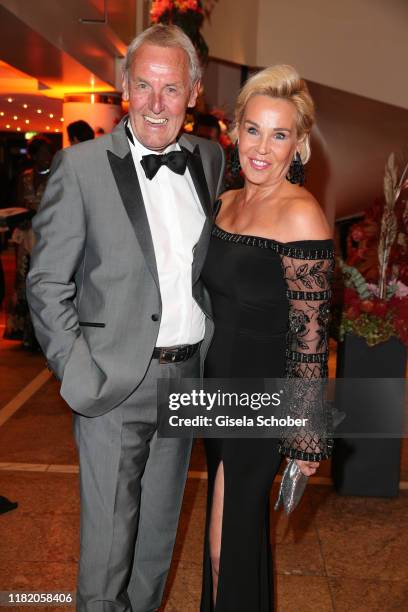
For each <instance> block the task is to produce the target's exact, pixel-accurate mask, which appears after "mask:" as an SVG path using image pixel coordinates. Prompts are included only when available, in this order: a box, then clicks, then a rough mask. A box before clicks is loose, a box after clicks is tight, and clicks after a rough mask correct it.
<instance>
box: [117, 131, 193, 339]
mask: <svg viewBox="0 0 408 612" xmlns="http://www.w3.org/2000/svg"><path fill="white" fill-rule="evenodd" d="M128 128H129V130H130V131H131V133H132V135H133V140H134V143H132V142H130V141H129V144H130V150H131V152H132V157H133V162H134V164H135V168H136V172H137V178H138V179H139V183H140V188H141V191H142V195H143V201H144V205H145V209H146V213H147V218H148V221H149V226H150V232H151V235H152V240H153V246H154V252H155V256H156V265H157V272H158V275H159V284H160V294H161V300H162V316H161V322H160V329H159V336H158V338H157V342H156V346H164V347H169V346H177V345H179V344H195V343H196V342H199V341H200V340H202V339H203V338H204V327H205V315H204V313H203V312H202V310H201V308H200V307H199V306H198V305H197V303H196V302H195V300H194V299H193V296H192V287H191V266H192V262H193V248H194V246H195V245H196V244H197V242H198V239H199V237H200V234H201V231H202V229H203V225H204V221H205V214H204V211H203V208H202V206H201V203H200V200H199V198H198V196H197V193H196V190H195V187H194V184H193V181H192V178H191V175H190V173H189V170H188V168H187V169H186V172H185V174H184V175H179V174H176V173H175V172H173V171H172V170H170V169H169V168H168V167H167V166H161V168H159V170H158V172H157V174H156V175H155V176H154V177H153V179H152V180H149V179H148V178H147V177H146V175H145V172H144V170H143V168H142V166H141V164H140V160H141V159H142V155H149V154H152V153H153V154H154V153H156V152H155V151H150V150H149V149H146V148H145V147H144V146H143V145H142V144H141V143H140V142H139V141H138V140H137V138H136V137H135V135H134V133H133V130H132V126H131V124H130V121H128ZM169 151H180V147H179V145H178V144H177V143H174V144H171V145H169V146H168V147H167V149H166V150H165V151H164V153H168V152H169Z"/></svg>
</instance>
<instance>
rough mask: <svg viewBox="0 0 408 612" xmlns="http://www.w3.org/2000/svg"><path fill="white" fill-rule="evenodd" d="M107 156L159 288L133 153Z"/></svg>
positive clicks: (109, 153)
mask: <svg viewBox="0 0 408 612" xmlns="http://www.w3.org/2000/svg"><path fill="white" fill-rule="evenodd" d="M107 154H108V159H109V163H110V166H111V168H112V173H113V176H114V177H115V181H116V185H117V187H118V189H119V193H120V196H121V198H122V201H123V204H124V206H125V208H126V212H127V214H128V217H129V219H130V222H131V224H132V227H133V229H134V232H135V234H136V238H137V239H138V241H139V244H140V247H141V249H142V252H143V254H144V256H145V258H146V263H147V265H148V267H149V269H150V272H151V274H152V276H153V278H154V281H155V283H156V285H157V286H158V287H159V276H158V274H157V266H156V257H155V254H154V247H153V240H152V235H151V233H150V227H149V221H148V219H147V214H146V209H145V206H144V203H143V196H142V192H141V189H140V185H139V180H138V178H137V173H136V170H135V166H134V163H133V159H132V153H131V152H130V151H129V153H128V154H127V155H126V156H125V157H123V158H122V157H118V156H117V155H115V154H114V153H112V151H107Z"/></svg>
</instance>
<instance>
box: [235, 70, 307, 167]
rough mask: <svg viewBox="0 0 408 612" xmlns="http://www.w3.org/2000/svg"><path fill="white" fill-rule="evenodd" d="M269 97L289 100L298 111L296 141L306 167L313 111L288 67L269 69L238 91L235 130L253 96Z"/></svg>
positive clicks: (302, 83) (302, 84)
mask: <svg viewBox="0 0 408 612" xmlns="http://www.w3.org/2000/svg"><path fill="white" fill-rule="evenodd" d="M257 95H258V96H259V95H261V96H270V97H271V98H282V99H284V100H289V101H290V102H292V104H293V105H294V106H295V108H296V111H297V122H296V126H297V137H298V138H299V139H300V140H301V143H300V151H299V153H300V157H301V159H302V162H303V163H304V164H305V163H306V162H307V161H308V159H309V157H310V141H309V138H310V130H311V129H312V126H313V123H314V116H315V109H314V103H313V100H312V98H311V96H310V93H309V90H308V88H307V85H306V83H305V81H304V80H303V79H301V78H300V76H299V74H298V73H297V72H296V70H295V69H294V68H293V67H292V66H289V65H287V64H277V65H276V66H270V67H269V68H265V69H264V70H261V71H260V72H257V73H256V74H254V75H253V76H252V77H251V78H249V79H248V81H247V82H246V83H245V85H244V86H243V88H242V89H241V91H240V93H239V95H238V99H237V104H236V106H235V126H236V127H237V128H238V127H239V125H240V124H241V121H242V119H243V116H244V112H245V107H246V105H247V103H248V101H249V99H250V98H252V97H253V96H257Z"/></svg>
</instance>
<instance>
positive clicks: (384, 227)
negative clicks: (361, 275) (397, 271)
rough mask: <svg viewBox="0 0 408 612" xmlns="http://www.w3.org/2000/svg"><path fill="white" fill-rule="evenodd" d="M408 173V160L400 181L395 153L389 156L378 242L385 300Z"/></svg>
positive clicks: (381, 283)
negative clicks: (397, 208)
mask: <svg viewBox="0 0 408 612" xmlns="http://www.w3.org/2000/svg"><path fill="white" fill-rule="evenodd" d="M407 173H408V162H407V163H406V165H405V167H404V169H403V172H402V174H401V177H400V179H399V181H397V168H396V165H395V156H394V153H391V155H390V156H389V158H388V160H387V163H386V166H385V175H384V196H385V206H384V212H383V216H382V219H381V231H380V240H379V244H378V264H379V278H378V287H379V297H380V299H382V300H384V299H385V298H386V294H387V272H388V265H389V259H390V253H391V248H392V245H393V244H394V241H395V238H396V236H397V217H396V214H395V204H396V203H397V200H398V198H399V195H400V193H401V189H402V186H403V184H404V181H405V178H406V176H407Z"/></svg>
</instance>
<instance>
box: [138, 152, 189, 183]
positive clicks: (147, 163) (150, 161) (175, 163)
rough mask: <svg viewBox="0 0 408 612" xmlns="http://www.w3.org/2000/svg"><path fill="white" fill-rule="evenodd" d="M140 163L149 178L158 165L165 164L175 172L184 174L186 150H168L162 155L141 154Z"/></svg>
mask: <svg viewBox="0 0 408 612" xmlns="http://www.w3.org/2000/svg"><path fill="white" fill-rule="evenodd" d="M140 163H141V164H142V168H143V170H144V171H145V174H146V176H147V178H148V179H149V180H152V178H153V177H154V176H155V175H156V173H157V171H158V170H159V168H160V166H167V167H168V168H170V170H172V171H173V172H175V173H176V174H184V173H185V171H186V167H187V152H186V151H170V153H164V154H163V155H143V157H142V159H141V160H140Z"/></svg>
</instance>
